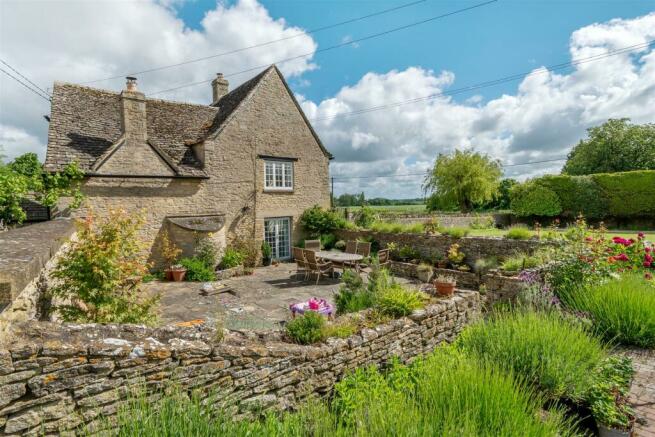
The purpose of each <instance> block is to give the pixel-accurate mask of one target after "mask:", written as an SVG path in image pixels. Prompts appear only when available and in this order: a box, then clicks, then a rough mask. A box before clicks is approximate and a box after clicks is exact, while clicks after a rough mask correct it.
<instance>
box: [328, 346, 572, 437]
mask: <svg viewBox="0 0 655 437" xmlns="http://www.w3.org/2000/svg"><path fill="white" fill-rule="evenodd" d="M542 406H543V398H542V397H540V396H539V395H538V394H535V393H534V392H533V391H531V390H530V389H529V388H528V387H525V386H523V385H522V384H517V383H516V382H515V380H514V378H512V377H511V376H510V375H506V374H504V373H502V372H499V371H497V369H495V368H494V367H493V366H492V365H488V364H485V363H479V362H477V361H476V360H474V359H471V358H469V357H467V356H465V355H464V354H462V353H459V352H458V351H456V350H454V349H453V348H452V347H448V346H446V347H440V348H438V349H437V350H436V351H435V352H433V353H432V354H430V355H429V356H428V357H426V358H424V359H419V360H417V361H416V362H414V363H412V365H410V366H401V365H398V364H393V365H392V366H391V368H390V369H389V370H388V371H387V373H386V374H382V373H381V372H379V371H378V370H376V369H374V368H366V369H358V370H357V371H356V372H355V373H354V374H352V375H350V376H348V377H346V378H344V379H343V380H342V381H341V382H339V383H338V384H337V385H336V387H335V396H334V402H333V404H332V409H331V410H332V414H334V416H335V417H338V418H339V421H338V427H339V428H338V429H339V431H341V432H338V433H335V434H333V435H344V436H345V435H358V436H387V435H388V436H428V435H434V436H451V435H452V436H455V435H457V436H460V435H461V436H486V437H491V436H506V437H511V436H526V435H529V436H544V437H545V436H552V435H561V436H570V435H574V434H575V431H574V428H573V425H572V424H571V423H570V422H568V421H566V420H564V419H563V418H562V415H561V414H560V412H559V411H557V410H553V411H551V412H550V414H547V415H543V414H540V413H539V412H540V411H541V408H542Z"/></svg>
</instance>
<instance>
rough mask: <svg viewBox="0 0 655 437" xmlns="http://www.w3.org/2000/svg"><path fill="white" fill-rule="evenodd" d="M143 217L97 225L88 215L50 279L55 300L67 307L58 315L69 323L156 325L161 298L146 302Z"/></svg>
mask: <svg viewBox="0 0 655 437" xmlns="http://www.w3.org/2000/svg"><path fill="white" fill-rule="evenodd" d="M142 224H143V219H142V218H141V217H140V216H131V215H128V213H127V212H125V211H122V210H116V211H110V212H109V215H108V216H107V218H106V219H103V220H100V221H99V222H96V219H95V217H94V216H93V215H92V214H89V215H88V216H87V218H86V220H85V221H83V222H81V223H79V226H78V232H77V239H76V240H74V241H71V242H70V247H69V248H68V249H67V250H66V251H65V252H64V253H63V255H62V256H61V258H60V260H59V262H58V263H57V265H56V266H55V268H54V270H53V273H52V276H53V277H54V278H56V279H57V281H56V284H55V285H54V286H53V287H52V289H51V292H52V295H53V296H55V297H57V298H60V299H61V301H63V302H68V303H67V304H62V305H59V306H57V307H56V308H55V309H56V311H57V312H58V313H59V314H60V315H61V317H62V318H63V319H64V320H65V321H67V322H83V323H88V322H93V323H153V322H154V321H155V319H156V317H155V315H154V313H153V309H154V307H155V305H156V304H157V302H158V300H159V296H154V297H149V298H142V296H141V289H140V284H141V282H142V280H143V276H144V275H145V274H146V273H147V268H148V265H147V263H146V258H145V251H144V248H145V247H144V244H143V242H142V241H141V240H140V239H139V238H138V231H139V228H140V226H141V225H142Z"/></svg>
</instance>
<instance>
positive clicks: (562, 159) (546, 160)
mask: <svg viewBox="0 0 655 437" xmlns="http://www.w3.org/2000/svg"><path fill="white" fill-rule="evenodd" d="M566 159H567V158H555V159H544V160H541V161H528V162H519V163H516V164H501V166H502V167H503V168H505V167H518V166H520V165H532V164H544V163H547V162H559V161H565V160H566ZM425 175H426V172H423V173H405V174H391V175H390V174H386V175H372V176H335V177H334V181H335V182H337V181H340V180H350V179H388V178H397V177H408V176H425Z"/></svg>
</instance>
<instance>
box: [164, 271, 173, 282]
mask: <svg viewBox="0 0 655 437" xmlns="http://www.w3.org/2000/svg"><path fill="white" fill-rule="evenodd" d="M164 277H165V278H166V280H167V281H172V280H173V271H172V270H171V269H166V270H164Z"/></svg>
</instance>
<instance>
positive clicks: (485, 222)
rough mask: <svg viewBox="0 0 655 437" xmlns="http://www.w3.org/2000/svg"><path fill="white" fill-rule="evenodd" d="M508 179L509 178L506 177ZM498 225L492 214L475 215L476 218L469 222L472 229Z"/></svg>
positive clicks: (489, 227)
mask: <svg viewBox="0 0 655 437" xmlns="http://www.w3.org/2000/svg"><path fill="white" fill-rule="evenodd" d="M505 180H507V179H505ZM495 225H496V222H495V221H494V218H493V217H492V216H490V215H487V216H480V215H478V214H476V215H475V218H474V219H473V220H471V223H470V224H469V228H471V229H493V228H494V227H495Z"/></svg>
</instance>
